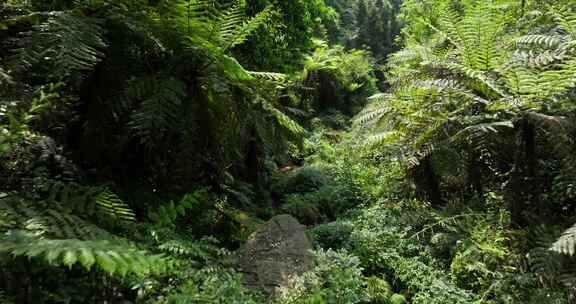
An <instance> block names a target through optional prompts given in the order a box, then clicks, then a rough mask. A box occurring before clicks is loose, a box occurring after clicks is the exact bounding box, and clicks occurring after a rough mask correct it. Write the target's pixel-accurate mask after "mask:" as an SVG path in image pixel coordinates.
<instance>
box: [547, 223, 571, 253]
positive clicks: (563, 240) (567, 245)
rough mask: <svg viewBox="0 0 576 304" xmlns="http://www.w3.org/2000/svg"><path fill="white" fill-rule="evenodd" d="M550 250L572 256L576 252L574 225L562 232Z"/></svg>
mask: <svg viewBox="0 0 576 304" xmlns="http://www.w3.org/2000/svg"><path fill="white" fill-rule="evenodd" d="M550 250H552V251H555V252H558V253H561V254H566V255H570V256H573V255H574V253H575V252H576V225H574V226H572V227H570V228H568V229H567V230H566V231H564V233H562V235H561V236H560V237H559V238H558V240H556V242H554V243H553V244H552V246H550Z"/></svg>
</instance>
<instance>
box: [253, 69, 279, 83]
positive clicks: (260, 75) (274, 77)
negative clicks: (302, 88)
mask: <svg viewBox="0 0 576 304" xmlns="http://www.w3.org/2000/svg"><path fill="white" fill-rule="evenodd" d="M248 74H249V75H250V76H252V77H254V78H256V79H262V80H269V81H276V82H283V81H285V80H286V74H282V73H273V72H253V71H248Z"/></svg>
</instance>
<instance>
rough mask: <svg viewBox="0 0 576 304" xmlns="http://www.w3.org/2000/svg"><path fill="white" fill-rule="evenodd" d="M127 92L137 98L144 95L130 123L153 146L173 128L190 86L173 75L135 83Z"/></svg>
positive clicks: (137, 135) (143, 139) (141, 139)
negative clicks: (187, 87) (187, 86)
mask: <svg viewBox="0 0 576 304" xmlns="http://www.w3.org/2000/svg"><path fill="white" fill-rule="evenodd" d="M127 94H128V96H129V97H132V98H134V99H141V98H142V99H141V104H140V106H139V108H138V109H137V110H136V111H134V112H133V114H132V116H131V121H130V123H129V126H130V128H131V129H132V130H133V131H134V133H135V136H136V137H138V138H140V141H141V143H142V144H144V145H146V146H147V147H149V148H150V147H153V146H154V144H155V143H158V142H161V139H162V138H163V137H164V136H165V135H166V132H169V131H170V130H172V129H173V127H174V122H175V121H177V117H178V116H179V115H180V106H181V104H182V101H183V100H184V98H185V97H186V85H185V84H184V83H183V82H182V81H180V80H178V79H176V78H172V77H167V78H161V79H155V78H154V79H147V80H144V81H143V83H136V84H134V86H131V87H130V88H129V89H128V91H127Z"/></svg>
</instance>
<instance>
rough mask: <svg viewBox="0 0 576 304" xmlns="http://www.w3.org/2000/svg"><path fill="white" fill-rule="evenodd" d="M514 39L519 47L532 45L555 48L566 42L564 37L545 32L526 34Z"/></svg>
mask: <svg viewBox="0 0 576 304" xmlns="http://www.w3.org/2000/svg"><path fill="white" fill-rule="evenodd" d="M514 41H515V43H516V46H517V47H518V48H521V47H525V46H530V45H536V46H544V47H547V48H555V47H558V46H560V45H561V44H562V43H564V39H562V38H561V37H558V36H553V35H544V34H538V35H535V34H534V35H525V36H522V37H518V38H516V39H515V40H514Z"/></svg>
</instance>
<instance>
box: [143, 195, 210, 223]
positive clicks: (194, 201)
mask: <svg viewBox="0 0 576 304" xmlns="http://www.w3.org/2000/svg"><path fill="white" fill-rule="evenodd" d="M205 195H206V190H204V189H201V190H196V191H194V192H192V193H189V194H186V195H184V197H183V198H182V199H181V200H180V201H179V202H176V203H175V202H174V201H170V202H168V203H166V204H164V205H163V206H160V208H158V209H157V210H156V211H151V212H150V213H149V214H148V217H149V218H150V219H151V220H153V221H154V222H155V223H157V224H158V225H161V226H162V225H165V226H170V227H171V226H174V225H175V221H176V219H177V218H178V217H180V216H183V215H185V214H186V212H187V211H188V210H190V209H193V208H196V207H198V206H199V204H200V200H202V199H203V198H204V197H205Z"/></svg>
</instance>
